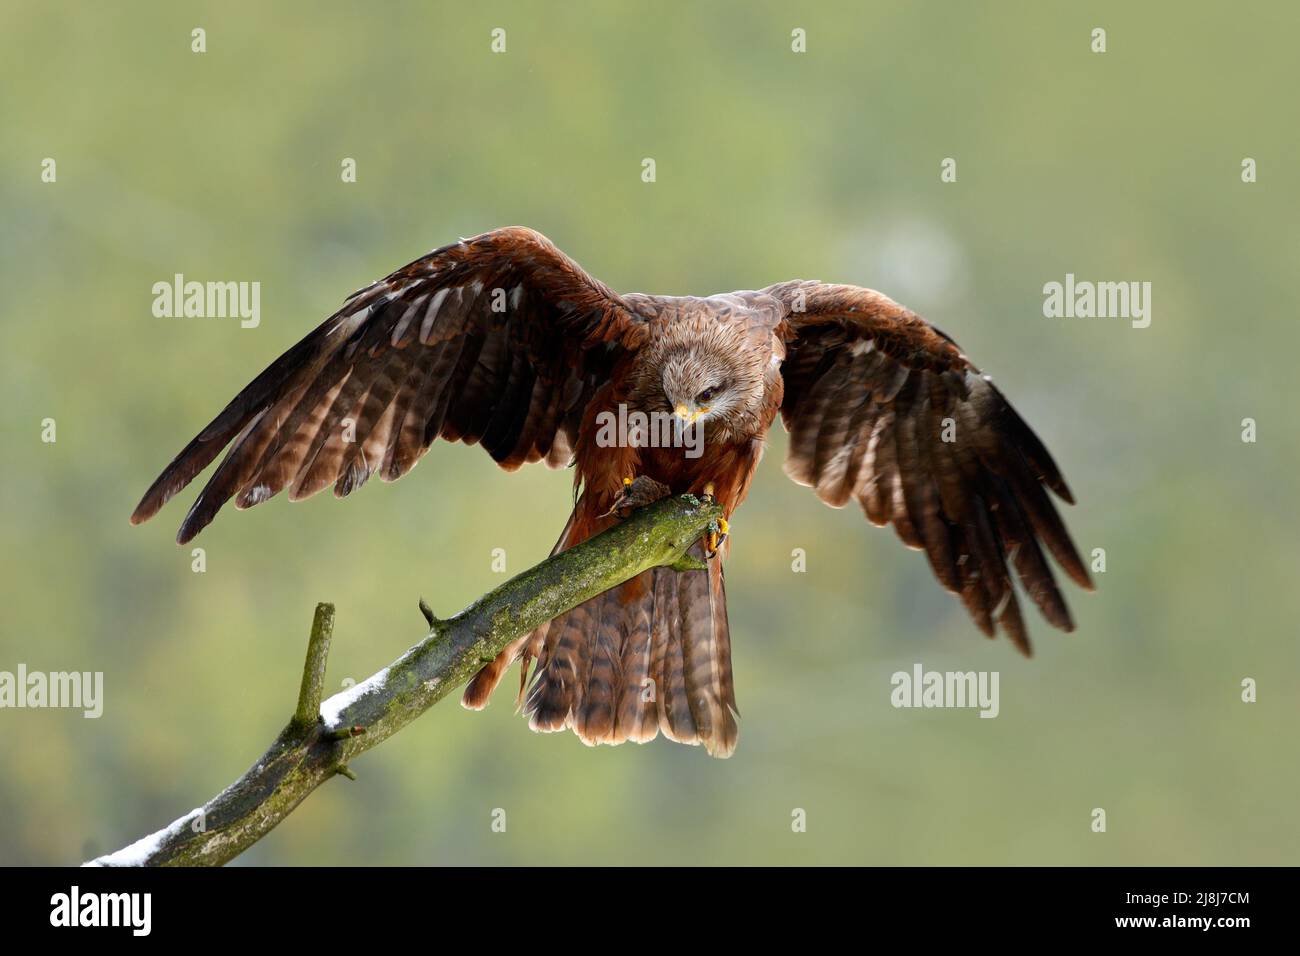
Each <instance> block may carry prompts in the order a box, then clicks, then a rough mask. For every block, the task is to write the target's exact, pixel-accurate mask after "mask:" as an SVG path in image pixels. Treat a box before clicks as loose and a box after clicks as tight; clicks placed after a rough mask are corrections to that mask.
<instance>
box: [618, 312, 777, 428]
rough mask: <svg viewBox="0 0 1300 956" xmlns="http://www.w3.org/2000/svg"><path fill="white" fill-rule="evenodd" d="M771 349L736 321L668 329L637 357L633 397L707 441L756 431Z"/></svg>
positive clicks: (644, 406) (639, 403)
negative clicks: (699, 431)
mask: <svg viewBox="0 0 1300 956" xmlns="http://www.w3.org/2000/svg"><path fill="white" fill-rule="evenodd" d="M771 358H772V349H771V347H770V345H769V344H768V343H767V342H766V341H764V339H763V338H760V337H757V336H755V335H754V334H753V330H750V329H746V328H745V327H744V326H743V325H741V324H740V323H734V322H723V321H717V320H716V319H711V320H709V321H701V322H683V323H681V324H679V325H677V326H676V327H675V328H670V329H669V330H668V331H667V332H666V333H665V334H664V335H663V336H662V337H661V338H659V339H657V340H656V341H655V342H653V344H652V345H651V346H650V347H649V348H647V350H646V352H645V353H644V354H643V355H642V357H641V361H640V363H639V368H638V369H637V374H636V375H635V376H634V383H633V396H632V397H633V401H634V403H635V404H636V405H637V406H638V407H640V408H642V409H644V410H646V411H663V412H667V413H669V414H670V415H672V416H673V418H674V421H675V422H676V423H679V424H680V425H682V426H693V427H702V428H703V429H704V432H705V434H706V436H708V437H710V438H711V439H721V440H732V439H737V438H743V437H749V436H751V435H753V434H755V433H757V432H758V431H759V430H761V427H762V426H761V425H760V424H759V420H760V418H761V414H762V409H763V404H764V398H765V393H766V388H767V382H766V381H765V379H766V378H767V377H768V376H769V371H770V370H771V368H772V365H771Z"/></svg>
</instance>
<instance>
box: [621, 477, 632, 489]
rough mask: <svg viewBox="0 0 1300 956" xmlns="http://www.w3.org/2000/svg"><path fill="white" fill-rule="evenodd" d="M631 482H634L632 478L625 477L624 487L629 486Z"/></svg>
mask: <svg viewBox="0 0 1300 956" xmlns="http://www.w3.org/2000/svg"><path fill="white" fill-rule="evenodd" d="M630 484H632V479H631V478H624V479H623V487H624V488H626V487H627V486H628V485H630Z"/></svg>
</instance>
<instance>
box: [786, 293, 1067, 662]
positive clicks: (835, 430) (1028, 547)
mask: <svg viewBox="0 0 1300 956" xmlns="http://www.w3.org/2000/svg"><path fill="white" fill-rule="evenodd" d="M764 291H765V292H767V293H768V294H769V295H772V296H775V297H776V298H778V299H779V300H781V301H782V302H783V303H784V304H785V306H786V311H787V315H786V323H785V329H784V335H785V337H786V340H787V341H786V360H785V362H784V364H783V366H782V377H783V379H784V384H785V397H784V401H783V404H782V407H781V417H782V421H783V422H784V423H785V426H786V429H787V430H788V431H789V433H790V450H789V454H788V457H787V459H786V464H785V470H786V473H787V474H788V475H789V476H790V477H791V478H792V479H794V480H795V481H796V482H798V483H799V484H802V485H808V486H810V487H812V488H813V489H814V490H815V491H816V492H817V494H818V496H819V497H820V498H821V499H822V500H823V501H825V502H826V503H827V504H830V505H832V506H834V507H842V506H843V505H845V504H847V503H848V502H849V501H850V500H856V501H858V503H859V504H860V505H861V507H862V510H863V511H864V512H865V514H866V516H867V518H868V519H869V520H870V521H871V522H872V523H873V524H876V525H884V524H893V526H894V530H895V531H896V532H897V533H898V536H899V537H900V538H901V539H902V540H903V542H904V543H905V544H907V545H908V546H909V547H912V548H916V549H919V550H923V551H924V552H925V554H926V557H927V558H928V559H929V562H930V566H931V568H932V569H933V571H934V574H935V576H936V577H937V578H938V579H939V581H940V582H941V583H942V584H943V586H944V587H945V588H947V589H948V590H949V591H951V592H953V593H954V594H956V595H958V596H959V597H960V598H961V600H962V602H963V603H964V604H965V606H966V608H967V610H968V611H969V612H970V614H971V616H972V617H973V618H974V619H975V622H976V623H977V625H978V626H979V627H980V629H981V630H983V631H984V633H986V634H988V635H989V636H990V637H991V636H993V634H994V633H995V631H996V629H997V626H998V625H1001V627H1002V629H1003V630H1004V631H1005V632H1006V634H1007V636H1008V637H1009V638H1010V639H1011V641H1012V642H1013V643H1014V644H1015V645H1016V647H1017V648H1019V649H1020V650H1021V651H1022V652H1024V653H1026V654H1028V653H1029V639H1028V635H1027V633H1026V630H1025V625H1024V621H1023V619H1022V618H1021V615H1020V608H1019V604H1018V602H1017V600H1016V594H1015V588H1014V587H1013V584H1012V573H1011V568H1012V567H1014V568H1015V572H1016V575H1017V576H1018V577H1019V579H1020V583H1021V585H1022V586H1023V588H1024V590H1025V592H1026V593H1027V594H1028V596H1029V597H1030V599H1031V600H1033V601H1034V603H1035V604H1036V605H1037V606H1038V608H1039V610H1040V611H1041V612H1042V614H1043V616H1044V617H1045V618H1046V619H1047V620H1048V621H1049V622H1050V623H1051V624H1053V625H1054V626H1056V627H1059V628H1061V629H1062V630H1066V631H1069V630H1072V629H1073V627H1074V624H1073V622H1072V620H1071V617H1070V612H1069V609H1068V608H1067V607H1066V604H1065V600H1064V599H1063V598H1062V596H1061V592H1060V590H1059V589H1058V588H1057V586H1056V581H1055V580H1054V578H1053V575H1052V571H1051V568H1050V567H1049V565H1048V562H1047V559H1046V558H1045V557H1044V554H1043V547H1046V549H1047V551H1048V552H1049V553H1050V554H1051V555H1052V556H1053V557H1054V558H1055V559H1056V561H1057V563H1058V564H1060V566H1061V567H1062V568H1064V569H1065V572H1066V573H1067V574H1068V575H1069V576H1070V577H1071V578H1072V579H1073V580H1074V581H1075V582H1077V583H1078V584H1079V585H1081V586H1082V587H1085V588H1087V589H1089V590H1091V589H1092V582H1091V580H1090V579H1089V576H1088V571H1087V569H1086V568H1085V567H1084V564H1083V561H1082V560H1081V559H1080V557H1079V554H1078V551H1077V550H1076V549H1075V546H1074V543H1073V542H1072V541H1071V539H1070V535H1069V533H1068V532H1067V531H1066V529H1065V525H1064V523H1063V522H1062V521H1061V518H1060V516H1059V515H1058V514H1057V511H1056V508H1055V506H1054V505H1053V503H1052V501H1051V499H1050V498H1049V496H1048V495H1047V492H1046V490H1045V489H1050V490H1051V491H1053V492H1054V493H1055V494H1056V495H1057V496H1058V497H1059V498H1061V499H1062V500H1064V501H1066V502H1070V503H1073V500H1074V499H1073V497H1072V496H1071V493H1070V490H1069V488H1068V487H1067V486H1066V484H1065V480H1064V479H1063V478H1062V477H1061V473H1060V471H1059V469H1058V468H1057V467H1056V463H1055V462H1054V461H1053V460H1052V457H1051V455H1050V454H1048V452H1047V449H1046V448H1044V447H1043V444H1042V442H1041V441H1039V440H1038V437H1037V436H1036V435H1035V434H1034V433H1033V431H1031V430H1030V428H1029V426H1028V425H1026V424H1025V422H1024V420H1023V419H1021V417H1020V416H1019V415H1018V414H1017V413H1016V411H1015V409H1014V408H1012V407H1011V404H1010V403H1009V402H1008V401H1007V400H1006V399H1005V398H1003V396H1002V393H1001V392H999V391H998V389H997V388H996V387H995V386H994V385H993V382H992V381H991V380H990V379H989V378H988V377H987V376H985V375H982V374H980V372H979V370H978V369H977V368H975V366H974V365H972V364H971V363H970V361H969V360H968V359H967V358H966V356H965V355H963V354H962V352H961V350H960V349H959V348H958V347H957V345H956V343H955V342H953V341H952V339H951V338H949V337H948V336H947V335H946V334H944V333H943V332H941V331H939V330H938V329H936V328H935V327H934V326H932V325H930V324H929V323H928V322H926V321H925V320H924V319H922V318H920V316H917V315H916V314H915V313H913V312H911V311H909V310H908V309H906V308H904V307H902V306H901V305H899V304H898V303H896V302H894V301H892V300H891V299H889V298H888V297H886V296H884V295H881V294H880V293H879V292H874V291H872V290H870V289H860V288H858V287H856V286H844V285H828V284H825V283H821V282H803V281H796V282H787V283H782V284H781V285H777V286H772V287H771V288H769V289H767V290H764Z"/></svg>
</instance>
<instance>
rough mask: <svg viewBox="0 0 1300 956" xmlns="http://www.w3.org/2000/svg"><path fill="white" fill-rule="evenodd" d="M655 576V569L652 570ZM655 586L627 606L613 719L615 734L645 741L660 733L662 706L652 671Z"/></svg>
mask: <svg viewBox="0 0 1300 956" xmlns="http://www.w3.org/2000/svg"><path fill="white" fill-rule="evenodd" d="M651 574H652V577H653V574H654V572H652V573H651ZM654 601H655V590H654V586H653V583H652V584H651V586H650V587H648V588H646V597H645V599H644V600H642V601H633V602H630V603H628V604H627V605H625V606H624V609H623V610H624V626H625V628H626V631H625V634H624V637H623V657H622V664H623V680H622V683H621V684H620V685H619V694H618V716H617V718H616V719H615V722H614V736H615V738H617V739H619V740H632V741H635V742H636V743H644V742H646V741H647V740H654V738H655V736H656V735H657V734H658V733H659V710H658V708H657V707H656V705H655V700H656V698H657V696H658V695H657V694H656V692H655V686H656V684H655V680H656V679H655V676H653V675H654V671H653V662H654V655H653V649H654V644H653V642H652V641H651V640H650V624H651V621H653V620H654Z"/></svg>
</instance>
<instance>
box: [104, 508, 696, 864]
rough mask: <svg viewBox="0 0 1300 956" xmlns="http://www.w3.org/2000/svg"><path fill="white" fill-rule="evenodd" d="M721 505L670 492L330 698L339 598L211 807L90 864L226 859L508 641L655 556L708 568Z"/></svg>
mask: <svg viewBox="0 0 1300 956" xmlns="http://www.w3.org/2000/svg"><path fill="white" fill-rule="evenodd" d="M721 515H722V509H721V508H719V507H718V506H717V505H716V504H712V503H705V502H701V501H699V500H697V499H695V498H693V497H691V496H690V495H683V496H680V497H674V498H669V499H666V500H664V501H660V502H658V503H656V504H654V505H651V506H649V507H647V508H643V509H641V510H640V511H638V512H636V513H635V514H634V515H633V516H632V517H631V518H629V519H628V520H627V521H624V522H622V523H621V524H618V525H615V526H614V527H613V528H610V529H609V530H608V531H605V532H603V533H602V534H599V535H597V536H596V537H594V538H592V539H590V540H589V541H585V542H583V543H582V544H579V545H577V546H576V547H574V548H571V549H570V550H568V551H564V552H562V553H560V554H557V555H555V556H553V557H551V558H548V559H547V560H545V561H543V562H542V563H541V564H539V565H537V566H535V567H533V568H530V569H529V570H527V571H524V572H523V573H522V574H519V575H518V576H516V577H514V578H511V579H510V580H509V581H507V582H506V583H505V584H503V585H501V586H500V587H499V588H496V589H495V590H493V591H491V592H489V593H488V594H485V595H484V596H483V597H481V598H479V600H477V601H475V602H474V603H473V604H471V605H470V606H469V607H467V608H466V609H465V610H463V611H461V612H460V613H459V614H457V615H456V616H455V617H451V618H448V619H447V620H438V619H437V618H435V617H434V616H433V613H432V612H431V611H429V609H428V606H427V605H425V604H424V602H423V601H421V602H420V609H421V611H423V612H424V614H425V617H426V619H428V621H429V625H430V628H429V633H428V635H427V636H426V637H425V638H424V639H423V640H422V641H420V642H419V643H418V644H416V645H415V646H414V647H412V648H411V649H410V650H408V651H407V652H406V653H405V654H403V655H402V656H401V657H400V658H398V659H397V660H396V661H394V662H393V663H392V664H390V665H389V666H388V667H385V668H384V669H383V670H381V671H379V672H378V673H377V674H374V675H372V676H371V677H369V678H367V679H366V680H365V681H362V682H361V683H360V684H357V685H356V686H354V687H351V688H348V689H347V690H346V691H344V692H342V693H340V694H335V695H334V696H333V697H331V698H329V699H328V700H326V701H323V702H322V701H321V689H322V688H323V686H324V683H325V664H326V658H327V657H328V655H329V647H330V638H331V635H332V632H333V624H334V607H333V605H330V604H320V605H317V607H316V617H315V620H314V621H313V624H312V631H311V639H310V642H309V644H308V649H307V660H306V664H305V665H304V668H303V675H302V687H301V691H300V692H299V696H298V704H297V708H296V709H295V711H294V714H293V717H292V718H291V719H290V721H289V724H288V725H287V726H286V727H285V728H284V730H282V731H281V732H280V736H279V737H277V738H276V740H275V742H274V743H273V744H272V745H271V747H270V749H269V750H267V751H266V753H265V754H263V755H262V757H261V758H260V759H259V760H258V761H257V763H255V764H254V765H253V766H252V767H250V768H249V770H248V771H247V772H246V773H245V774H244V775H243V776H242V777H240V778H239V779H238V780H236V781H235V782H234V783H233V784H231V785H230V786H229V787H227V788H226V789H225V790H223V791H222V792H221V793H220V794H218V795H217V796H216V797H214V798H212V799H211V800H209V801H208V802H207V803H206V804H204V805H203V806H202V807H198V808H196V809H194V810H192V811H190V812H189V813H188V814H186V815H185V816H183V817H181V818H179V819H178V820H175V821H174V822H172V823H171V824H170V825H169V826H167V827H165V828H163V829H162V830H159V831H158V832H157V833H153V834H150V835H149V836H147V837H144V838H142V839H140V840H137V841H136V842H135V843H133V844H131V845H130V846H128V847H126V848H124V849H122V850H118V851H117V852H116V853H111V854H108V855H106V856H101V857H98V858H97V859H95V860H92V861H90V863H89V864H87V865H92V866H219V865H221V864H223V863H226V862H228V861H230V860H232V859H234V858H235V857H236V856H238V855H239V854H240V853H242V852H243V851H244V850H246V849H248V848H249V847H250V846H252V845H253V844H254V843H256V842H257V841H258V840H260V839H261V838H262V837H264V836H265V835H266V834H267V833H269V832H270V831H271V829H272V828H273V827H274V826H275V825H276V824H277V823H279V822H280V821H281V820H283V819H284V818H285V817H286V816H288V815H289V814H290V813H291V812H293V810H294V808H295V807H297V806H298V804H300V803H301V802H302V801H303V800H304V799H306V797H307V795H308V794H310V793H311V792H312V791H313V790H315V789H316V788H317V787H319V786H320V785H321V784H322V783H324V782H325V781H326V780H329V779H330V778H331V777H333V776H335V775H342V776H346V777H352V778H354V779H355V776H354V774H353V773H352V771H351V769H350V768H349V767H348V762H349V761H350V760H352V759H353V758H355V757H357V756H359V755H360V754H362V753H364V752H365V751H367V750H369V749H370V748H371V747H374V746H376V745H377V744H379V743H381V742H382V741H384V740H386V739H387V738H388V737H390V736H392V735H393V734H395V733H397V731H399V730H401V729H402V728H403V727H405V726H406V725H407V724H409V723H410V722H411V721H412V720H414V719H415V718H417V717H419V716H420V715H421V714H423V713H424V712H425V711H426V710H428V709H429V708H430V707H432V706H433V705H434V704H436V703H437V702H438V701H440V700H442V698H443V697H445V696H446V695H447V694H448V693H450V692H451V691H453V690H454V689H456V688H457V687H459V686H460V685H461V684H463V683H465V682H466V681H467V680H469V678H470V677H472V676H473V675H474V674H475V673H476V672H477V671H478V669H479V668H480V667H482V666H483V664H484V663H485V662H487V661H490V660H491V659H492V658H494V657H495V656H496V655H497V654H498V653H500V651H501V650H502V649H503V648H505V646H506V645H507V644H508V643H510V641H512V640H514V639H515V638H516V637H519V636H521V635H523V634H526V633H528V632H529V631H531V630H533V629H534V628H536V627H537V626H539V625H540V624H543V623H545V622H546V621H549V620H550V619H551V618H553V617H555V616H556V615H558V614H562V613H563V612H565V611H567V610H569V609H570V608H572V607H576V606H577V605H579V604H582V603H583V602H584V601H587V600H589V599H590V598H593V597H595V596H596V595H597V594H600V593H601V592H603V591H607V590H609V589H610V588H611V587H614V586H616V585H618V584H621V583H622V582H623V581H626V580H628V579H629V578H632V577H635V576H636V575H638V574H640V573H641V572H642V571H646V570H648V569H650V568H654V567H673V568H676V569H678V570H689V569H697V568H701V567H704V565H703V564H702V563H701V562H700V561H699V560H698V559H695V558H692V557H691V556H690V555H688V554H687V553H686V552H687V550H688V549H689V548H690V547H691V545H692V544H694V543H695V542H696V541H697V540H698V539H699V538H700V537H701V536H703V535H704V533H705V532H706V531H708V530H709V529H710V526H716V525H715V523H716V521H717V519H718V518H719V517H721Z"/></svg>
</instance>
